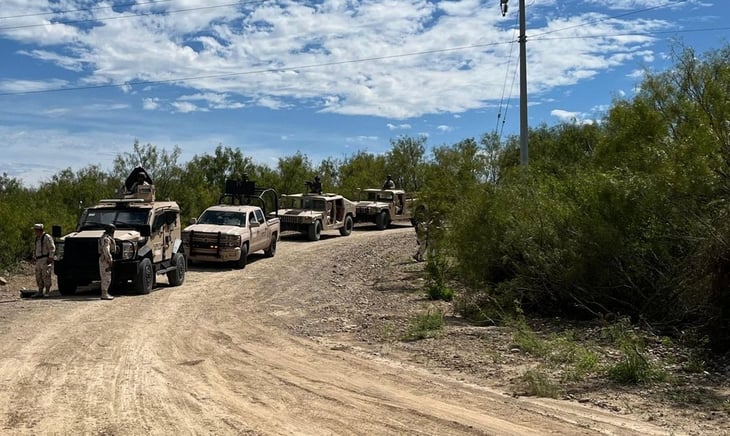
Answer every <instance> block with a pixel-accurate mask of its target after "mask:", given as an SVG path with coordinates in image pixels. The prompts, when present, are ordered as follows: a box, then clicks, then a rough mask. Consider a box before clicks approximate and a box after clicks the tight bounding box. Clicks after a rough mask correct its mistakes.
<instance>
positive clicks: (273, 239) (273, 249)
mask: <svg viewBox="0 0 730 436" xmlns="http://www.w3.org/2000/svg"><path fill="white" fill-rule="evenodd" d="M275 254H276V235H273V236H272V237H271V242H269V248H267V249H266V250H264V255H265V256H266V257H274V255H275Z"/></svg>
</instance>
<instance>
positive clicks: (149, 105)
mask: <svg viewBox="0 0 730 436" xmlns="http://www.w3.org/2000/svg"><path fill="white" fill-rule="evenodd" d="M159 107H160V99H159V98H156V97H154V98H144V99H142V109H144V110H148V111H152V110H155V109H157V108H159Z"/></svg>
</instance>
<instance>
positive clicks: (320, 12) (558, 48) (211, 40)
mask: <svg viewBox="0 0 730 436" xmlns="http://www.w3.org/2000/svg"><path fill="white" fill-rule="evenodd" d="M589 1H590V2H592V3H593V4H594V5H596V6H603V7H606V8H617V9H620V8H631V9H636V8H641V7H651V6H655V5H660V4H665V3H666V0H623V1H621V0H619V1H608V0H589ZM6 3H9V6H8V7H7V9H6ZM27 3H30V4H27ZM551 3H552V2H537V3H535V4H533V5H531V9H532V13H533V14H534V16H542V17H546V21H544V22H543V23H540V22H536V23H535V24H534V27H533V28H531V30H530V31H531V33H533V34H535V35H540V34H546V33H547V34H548V35H546V38H545V39H542V40H541V38H540V37H539V36H537V37H535V38H534V39H532V40H531V42H530V51H529V53H528V61H529V62H530V70H529V71H530V81H529V86H530V92H533V93H534V92H538V93H541V92H546V91H548V90H550V89H552V88H554V87H562V86H569V85H573V84H576V83H578V82H580V81H583V80H586V79H588V78H592V77H595V76H596V75H598V74H599V73H600V72H602V71H605V70H608V69H613V68H616V67H618V66H621V65H626V64H630V63H632V62H635V61H636V60H637V59H643V60H645V61H647V60H649V59H652V58H653V57H654V53H653V52H652V50H651V49H650V48H649V46H650V44H651V43H652V42H653V40H652V38H650V37H648V36H636V35H638V34H641V33H646V32H652V31H657V30H662V29H666V28H667V27H669V26H670V23H667V22H664V21H660V20H651V19H646V18H641V19H636V18H633V17H626V18H624V19H620V18H613V19H605V17H603V16H598V15H597V14H595V13H591V12H589V11H584V12H581V11H574V12H573V13H572V14H571V17H570V18H564V17H560V16H556V15H555V14H554V13H553V10H554V9H555V6H554V5H553V4H551ZM680 3H681V2H680ZM199 5H200V2H199V1H197V0H196V1H192V0H189V1H186V2H185V3H181V2H179V1H176V2H174V3H172V2H171V3H166V2H159V3H154V4H153V3H143V4H138V5H135V6H134V7H133V9H134V10H136V11H140V12H149V11H151V10H155V11H160V12H165V11H168V12H171V13H168V14H158V15H144V16H139V17H134V18H122V15H123V14H126V15H129V14H128V12H125V13H122V12H119V11H114V10H111V9H107V8H104V9H101V8H99V9H92V10H87V11H82V10H80V9H79V11H77V12H75V13H68V14H66V15H65V16H64V17H61V18H65V19H87V18H92V17H93V18H97V19H98V20H99V21H98V22H95V23H94V26H92V27H88V26H83V28H82V26H78V27H77V25H74V24H73V23H69V24H65V25H64V24H54V25H45V26H39V27H16V28H13V29H9V28H6V29H5V30H3V29H0V35H2V36H3V37H4V38H9V39H15V40H17V41H21V42H23V44H26V45H29V46H35V47H33V48H32V49H27V50H25V51H24V54H25V55H27V56H30V57H32V58H34V59H36V60H37V61H39V62H42V63H44V64H49V65H54V66H58V67H60V68H63V69H65V70H72V71H78V72H80V73H81V77H80V78H79V83H77V84H72V83H67V82H66V81H65V80H63V79H58V78H50V79H49V80H43V81H29V80H9V79H5V80H3V81H2V82H0V91H4V92H22V91H23V90H27V91H30V90H42V89H52V88H59V87H64V86H74V85H82V86H83V85H89V86H98V85H109V84H125V85H123V86H122V89H123V90H124V91H125V92H129V93H133V92H145V93H146V94H147V95H146V98H147V99H154V98H158V99H163V98H164V99H167V100H173V99H176V98H175V97H171V98H170V97H169V96H163V95H162V92H163V90H166V89H168V88H169V85H174V91H176V92H177V93H181V94H184V96H183V97H180V98H179V99H177V103H175V104H173V107H174V108H175V109H176V110H177V111H180V112H189V111H199V110H215V109H236V108H241V107H244V103H242V102H244V101H245V102H251V103H252V104H254V105H257V106H260V107H265V108H270V109H274V110H279V109H283V108H289V107H291V104H292V103H291V102H292V101H297V102H306V103H307V104H314V105H316V107H317V108H318V109H319V110H320V111H321V112H323V113H336V114H344V115H369V116H378V117H386V118H391V119H408V118H413V117H418V116H420V115H424V114H434V113H461V112H465V111H468V110H472V109H479V108H483V107H485V105H486V104H488V102H489V101H495V100H499V99H500V97H501V96H502V92H503V88H504V86H503V85H504V80H503V76H504V74H503V72H504V71H505V68H508V67H509V65H508V64H507V63H506V62H505V60H506V59H507V58H508V57H509V56H508V54H509V52H510V50H512V49H513V47H512V44H510V43H509V41H512V40H513V32H512V30H511V29H509V28H507V27H505V21H504V20H505V19H503V18H502V17H501V14H499V11H498V5H495V6H494V7H489V8H487V7H484V5H483V4H482V2H480V1H479V0H465V1H441V2H437V3H434V2H428V1H425V0H383V1H378V2H360V3H352V2H342V1H334V0H333V1H327V0H326V1H324V2H322V3H318V4H316V5H309V4H300V3H271V2H263V3H257V4H247V5H246V8H245V9H244V8H240V7H237V6H235V5H231V6H225V7H211V8H203V9H198V10H196V11H194V12H181V13H172V12H173V11H175V10H180V9H185V8H186V7H194V6H199ZM69 9H71V8H69ZM77 9H78V8H77ZM40 11H43V9H37V6H33V3H32V2H21V1H19V0H5V1H4V2H3V13H4V14H16V13H17V14H18V15H20V14H32V13H34V12H36V13H37V12H40ZM513 12H514V11H511V13H513ZM48 18H49V16H39V15H35V16H30V15H29V16H28V17H25V18H23V19H18V20H17V21H14V24H16V25H17V26H25V25H33V24H40V23H42V22H43V20H47V19H48ZM54 18H58V17H54ZM109 18H112V19H109ZM117 18H118V19H117ZM597 18H603V19H604V20H602V21H598V22H596V19H597ZM564 29H570V30H567V31H566V30H564ZM616 33H622V34H624V35H626V34H628V33H631V34H634V35H635V36H621V37H607V36H603V37H598V36H597V35H610V34H616ZM120 35H123V37H120ZM550 35H559V36H560V37H561V38H562V39H561V40H560V42H555V41H553V40H549V39H547V36H550ZM565 37H568V38H565ZM354 42H356V43H354ZM59 47H63V48H62V49H59ZM468 47H472V48H468ZM495 73H498V74H495ZM139 82H160V83H157V84H155V83H153V84H149V83H148V84H147V85H145V88H146V89H142V88H139V87H138V86H134V85H133V84H134V83H139ZM426 90H427V91H428V92H424V91H426ZM174 91H173V92H174ZM194 97H195V98H194ZM188 99H189V100H188ZM197 99H202V100H204V101H205V102H206V104H205V105H196V104H182V103H191V102H193V101H195V100H197ZM144 101H145V102H146V103H144V104H146V106H145V108H147V109H150V103H151V102H155V101H156V100H144ZM159 101H161V100H159ZM159 101H158V102H159Z"/></svg>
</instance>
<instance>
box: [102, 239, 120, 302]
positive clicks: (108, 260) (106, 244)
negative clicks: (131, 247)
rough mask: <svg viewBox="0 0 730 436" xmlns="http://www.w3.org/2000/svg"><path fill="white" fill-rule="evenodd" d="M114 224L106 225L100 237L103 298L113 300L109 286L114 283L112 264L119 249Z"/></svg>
mask: <svg viewBox="0 0 730 436" xmlns="http://www.w3.org/2000/svg"><path fill="white" fill-rule="evenodd" d="M115 230H116V227H115V226H114V224H107V225H105V226H104V233H103V234H102V235H101V238H99V275H100V276H101V299H102V300H113V299H114V297H112V296H111V295H109V287H110V286H111V284H112V264H113V263H114V257H113V255H114V252H115V251H117V243H116V242H115V241H114V231H115Z"/></svg>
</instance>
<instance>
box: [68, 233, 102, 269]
mask: <svg viewBox="0 0 730 436" xmlns="http://www.w3.org/2000/svg"><path fill="white" fill-rule="evenodd" d="M63 260H64V262H66V264H67V265H69V267H70V268H72V269H76V268H98V265H99V239H98V238H66V240H65V241H64V245H63Z"/></svg>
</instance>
